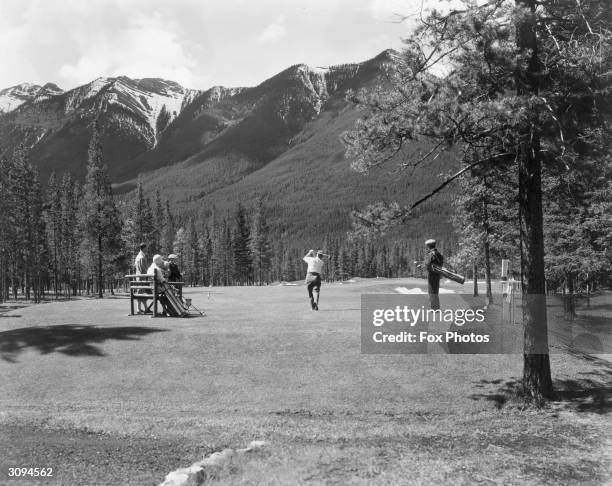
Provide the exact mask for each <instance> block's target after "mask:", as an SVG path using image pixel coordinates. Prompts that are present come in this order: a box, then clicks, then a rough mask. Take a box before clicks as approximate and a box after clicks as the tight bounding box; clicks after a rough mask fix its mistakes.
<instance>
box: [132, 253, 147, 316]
mask: <svg viewBox="0 0 612 486" xmlns="http://www.w3.org/2000/svg"><path fill="white" fill-rule="evenodd" d="M146 248H147V244H146V243H141V244H140V252H138V255H136V260H135V261H134V266H135V267H136V274H137V275H144V274H145V273H147V256H146V255H145V252H144V251H145V249H146ZM138 280H140V279H138ZM145 312H146V305H145V303H144V302H142V300H140V299H138V313H139V314H140V313H145Z"/></svg>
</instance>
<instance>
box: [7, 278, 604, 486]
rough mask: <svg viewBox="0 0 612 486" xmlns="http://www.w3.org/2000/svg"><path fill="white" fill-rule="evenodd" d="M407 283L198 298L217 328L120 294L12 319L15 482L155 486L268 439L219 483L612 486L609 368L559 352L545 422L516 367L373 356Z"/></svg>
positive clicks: (193, 293) (10, 419)
mask: <svg viewBox="0 0 612 486" xmlns="http://www.w3.org/2000/svg"><path fill="white" fill-rule="evenodd" d="M396 284H397V285H402V286H414V285H417V284H419V285H422V281H407V280H403V281H398V282H396V281H384V280H376V279H373V280H365V281H361V282H358V283H355V284H348V285H339V284H334V285H324V287H323V291H322V296H321V311H320V312H318V313H317V312H312V311H310V310H309V309H308V303H307V298H306V295H305V294H306V291H305V289H304V288H303V287H302V286H298V287H284V286H278V287H264V288H245V287H243V288H225V289H215V292H219V293H215V294H211V295H210V298H209V296H208V294H207V293H206V292H204V291H203V289H189V290H188V291H187V294H188V296H189V297H192V298H193V299H194V303H195V304H196V305H197V306H198V307H200V308H203V309H205V310H206V312H207V317H205V318H192V319H184V320H179V319H149V318H148V317H127V316H126V314H127V312H128V302H127V301H126V300H122V299H109V300H101V301H99V300H83V301H75V302H61V303H52V304H45V305H44V306H32V307H29V308H25V309H19V310H14V311H13V313H16V314H19V315H20V316H21V317H19V318H15V319H3V320H1V321H0V375H2V377H3V380H2V384H1V385H0V427H3V428H4V430H5V432H6V431H8V432H10V434H8V435H10V439H8V440H6V439H5V443H8V444H9V445H12V446H13V447H12V449H11V448H9V452H8V453H7V454H6V455H5V456H4V457H3V458H2V459H1V460H0V466H1V467H2V471H3V474H4V471H5V470H6V467H8V465H10V464H14V463H15V462H20V461H23V460H24V459H26V460H27V461H29V462H33V463H38V462H40V460H44V461H47V462H55V464H57V467H59V469H58V476H57V478H56V479H57V483H58V484H76V483H74V482H71V481H72V479H71V480H68V478H75V477H76V478H80V480H81V483H80V484H157V483H159V482H161V481H162V479H163V477H164V475H165V474H166V473H167V472H169V471H170V470H171V469H175V468H178V467H184V466H187V465H189V464H191V463H192V462H194V461H196V460H198V459H199V458H201V457H202V455H204V454H208V453H210V452H212V451H215V450H220V449H223V448H225V447H232V448H240V447H244V446H245V445H246V444H248V442H250V441H251V440H266V441H267V442H268V443H269V446H268V447H267V448H266V449H265V450H264V451H263V452H261V453H257V454H253V455H246V456H245V458H244V459H242V460H240V461H236V462H234V463H232V464H231V465H229V466H228V467H226V468H225V469H223V470H221V471H218V472H217V473H216V476H215V477H213V478H210V481H209V482H210V483H211V484H448V483H452V484H492V483H500V484H605V483H606V482H607V481H609V479H610V451H611V448H610V439H611V437H610V432H609V424H610V422H609V411H610V406H609V405H610V403H609V391H610V386H611V384H612V365H611V364H610V361H609V356H600V357H586V356H575V355H570V354H555V355H552V356H551V361H552V367H553V373H554V379H555V383H556V387H557V389H558V391H559V399H558V400H557V401H555V402H552V403H551V404H549V405H547V406H546V407H545V408H544V409H538V408H535V407H532V406H526V405H525V404H524V403H523V402H522V400H520V399H519V398H517V383H518V381H519V378H520V376H521V366H522V363H521V359H522V357H521V356H520V355H510V356H504V355H498V356H495V355H445V354H435V355H407V356H403V355H395V356H393V355H389V356H385V355H362V354H361V353H360V336H359V329H360V325H359V319H360V295H361V293H364V292H381V291H385V292H386V291H389V289H390V288H393V286H395V285H396ZM609 297H610V296H609V294H608V295H604V296H601V297H600V298H601V299H602V302H601V304H602V305H603V301H604V300H606V299H609ZM8 314H11V312H9V313H8ZM0 430H2V429H0ZM15 430H19V433H16V432H15ZM11 431H12V432H11ZM41 431H44V433H43V432H41ZM19 437H24V438H23V439H19ZM37 437H39V439H38V441H37V440H36V438H37ZM75 440H76V441H77V443H78V446H77V445H74V441H75ZM33 442H36V443H38V444H39V446H38V447H29V446H28V444H31V443H33ZM58 444H59V445H58ZM121 444H123V446H122V445H121ZM77 449H78V451H79V452H78V453H76V452H74V451H75V450H77ZM28 451H29V452H28ZM48 451H51V452H48ZM70 451H72V453H71V454H67V452H70ZM75 454H76V456H75ZM24 456H27V457H24ZM71 457H74V458H75V459H74V460H71ZM96 457H103V458H104V459H105V461H106V462H105V463H104V464H103V465H99V466H96V460H95V459H96ZM33 465H34V464H33ZM62 478H63V479H62ZM0 482H1V481H0ZM21 484H24V483H23V482H21Z"/></svg>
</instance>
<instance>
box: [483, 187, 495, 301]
mask: <svg viewBox="0 0 612 486" xmlns="http://www.w3.org/2000/svg"><path fill="white" fill-rule="evenodd" d="M483 206H484V207H483V226H484V230H485V232H484V259H485V279H486V286H487V289H486V293H487V305H488V304H490V303H491V302H493V292H492V291H491V251H490V246H489V235H490V228H489V211H488V207H487V200H486V199H485V200H484V202H483Z"/></svg>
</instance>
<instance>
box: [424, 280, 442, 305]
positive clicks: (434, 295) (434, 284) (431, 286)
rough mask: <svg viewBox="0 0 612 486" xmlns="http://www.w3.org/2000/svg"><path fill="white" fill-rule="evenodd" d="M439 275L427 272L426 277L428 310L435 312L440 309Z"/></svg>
mask: <svg viewBox="0 0 612 486" xmlns="http://www.w3.org/2000/svg"><path fill="white" fill-rule="evenodd" d="M439 292H440V275H438V274H437V273H434V272H429V274H428V275H427V293H428V294H429V308H430V309H434V310H437V309H439V308H440V297H439V295H438V293H439Z"/></svg>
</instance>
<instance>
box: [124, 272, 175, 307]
mask: <svg viewBox="0 0 612 486" xmlns="http://www.w3.org/2000/svg"><path fill="white" fill-rule="evenodd" d="M125 278H126V279H128V283H129V287H130V315H131V316H133V315H134V301H138V302H144V305H145V312H146V313H147V314H148V313H151V314H152V316H151V317H157V316H158V314H159V312H158V310H157V304H158V302H159V293H160V291H159V286H158V284H157V281H156V280H155V279H154V278H153V275H149V274H148V273H145V274H133V275H126V276H125ZM168 285H171V286H172V287H174V289H175V290H176V292H177V295H178V296H179V298H182V296H183V285H184V283H183V282H168ZM149 300H150V301H151V302H150V303H149V304H147V301H149Z"/></svg>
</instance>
